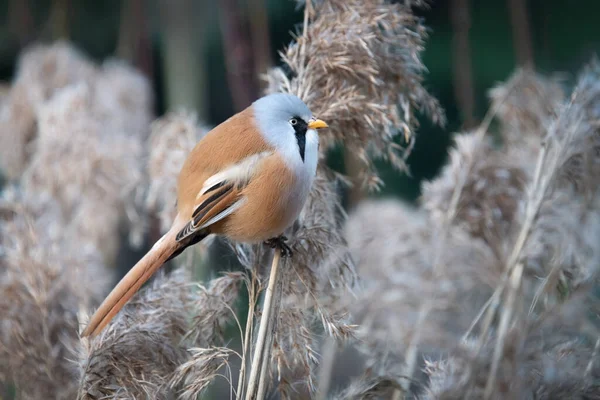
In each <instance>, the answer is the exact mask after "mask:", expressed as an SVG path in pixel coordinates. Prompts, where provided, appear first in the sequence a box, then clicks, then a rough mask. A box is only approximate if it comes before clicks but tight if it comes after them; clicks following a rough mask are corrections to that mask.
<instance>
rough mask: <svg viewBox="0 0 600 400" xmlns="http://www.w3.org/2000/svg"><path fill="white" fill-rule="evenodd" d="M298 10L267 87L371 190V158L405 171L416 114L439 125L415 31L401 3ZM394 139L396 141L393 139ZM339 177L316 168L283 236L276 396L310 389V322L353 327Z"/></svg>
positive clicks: (345, 333) (345, 332) (342, 331)
mask: <svg viewBox="0 0 600 400" xmlns="http://www.w3.org/2000/svg"><path fill="white" fill-rule="evenodd" d="M304 15H305V17H304V24H303V27H302V30H301V31H300V32H299V33H298V35H297V36H296V37H295V41H294V42H293V43H292V44H291V45H290V46H289V47H288V48H287V49H286V50H285V51H283V52H282V53H281V56H282V59H283V61H284V63H285V67H283V68H275V69H273V70H271V71H270V72H269V73H268V74H267V80H268V82H269V86H268V88H267V92H270V93H271V92H279V91H283V92H289V93H293V94H296V95H297V96H299V97H300V98H301V99H302V100H304V101H305V102H306V103H307V105H308V106H309V107H310V108H311V110H312V111H313V112H314V114H315V115H316V116H318V117H319V118H322V119H324V120H325V121H328V123H329V124H330V127H331V129H329V130H328V132H325V133H323V134H321V135H320V137H321V149H322V150H321V157H322V158H324V157H325V154H326V152H327V151H328V150H329V149H331V148H332V147H334V146H336V145H337V143H340V142H343V143H344V145H345V146H346V147H347V148H348V149H350V150H351V151H356V152H357V153H358V155H359V160H360V163H361V168H360V172H361V173H360V175H361V179H360V180H361V181H362V184H363V185H362V186H363V187H368V188H371V189H375V188H377V187H379V186H380V185H381V180H380V179H379V178H378V176H377V173H376V171H375V169H374V164H373V159H374V158H383V159H385V160H388V161H389V162H391V163H392V164H393V165H394V166H396V167H398V168H400V169H402V168H404V167H405V164H404V158H405V157H406V156H407V155H408V153H409V152H410V149H411V148H412V144H413V143H414V136H413V134H412V132H413V130H414V129H415V128H416V126H417V121H416V119H415V117H414V114H415V112H416V111H417V110H420V111H424V112H425V113H426V114H428V115H429V116H430V117H431V118H432V119H433V120H434V121H437V122H443V121H444V116H443V113H442V111H441V109H440V107H439V106H438V104H437V102H436V100H435V99H434V98H433V97H432V96H431V95H429V93H427V91H426V90H425V88H424V87H423V86H422V80H423V77H422V74H423V73H424V72H425V68H424V66H423V64H422V62H421V60H420V52H421V50H422V45H423V41H424V37H425V29H424V28H423V27H422V25H421V24H420V21H419V20H418V18H417V17H415V16H414V15H413V14H412V11H411V10H410V7H408V6H405V5H401V4H390V3H388V2H384V1H373V2H359V1H338V0H331V1H319V2H310V1H309V2H306V3H305V14H304ZM364 115H369V117H368V118H363V116H364ZM399 138H402V139H401V140H403V141H404V142H403V145H399V144H397V141H401V140H397V139H399ZM339 183H340V180H338V179H337V178H336V177H335V176H334V175H333V174H331V172H330V171H328V170H327V168H325V167H322V166H321V167H320V168H319V171H318V173H317V179H316V181H315V188H314V190H313V191H312V193H311V197H310V199H309V200H308V202H307V204H306V206H305V209H304V211H303V213H302V215H301V216H300V218H299V219H298V221H297V223H296V225H295V226H294V227H292V228H291V229H290V230H289V232H286V236H287V237H289V238H290V239H291V240H290V245H291V247H292V249H293V251H294V257H293V259H292V260H291V262H290V265H289V268H285V269H284V271H282V277H281V280H282V300H281V301H282V312H281V313H280V315H279V317H278V318H279V321H278V323H277V324H276V327H277V328H276V330H275V332H274V345H273V346H274V347H273V357H272V362H273V364H274V365H275V366H276V367H277V368H276V370H277V371H278V378H279V391H280V393H281V395H282V396H283V397H284V398H289V397H290V395H291V393H292V392H293V391H294V393H297V390H299V387H300V386H299V384H301V385H302V386H301V387H302V388H306V390H307V392H308V393H312V392H314V390H315V388H314V384H313V374H314V365H315V363H316V361H317V359H318V358H317V354H316V352H315V351H314V340H315V338H314V333H313V327H312V325H313V321H315V320H317V321H319V322H320V323H321V325H322V326H323V328H324V329H325V332H326V333H327V334H328V335H332V336H333V337H335V338H337V339H338V340H346V339H348V338H350V337H352V331H353V329H354V327H353V326H352V325H351V324H349V323H348V322H347V310H345V305H344V306H342V304H343V303H344V302H343V301H342V299H343V297H345V296H347V293H349V292H348V289H349V288H350V287H352V286H353V284H354V281H353V279H354V274H353V271H352V267H351V261H350V259H349V255H348V251H347V248H346V244H345V240H344V238H343V236H342V233H341V226H340V225H341V223H340V221H341V220H343V218H344V214H343V212H341V211H340V207H339V198H338V195H337V193H336V185H337V184H339ZM358 183H360V182H358ZM238 249H241V250H242V251H243V253H244V255H243V256H242V260H245V261H244V264H245V265H246V266H248V267H251V266H252V265H260V261H259V260H260V258H261V255H260V251H258V252H257V253H256V254H254V255H249V253H252V252H253V251H256V250H253V251H252V250H250V249H248V248H244V247H243V246H241V247H240V246H238Z"/></svg>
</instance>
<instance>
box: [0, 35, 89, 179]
mask: <svg viewBox="0 0 600 400" xmlns="http://www.w3.org/2000/svg"><path fill="white" fill-rule="evenodd" d="M94 72H95V71H94V67H93V65H92V64H91V62H90V61H89V60H88V59H87V58H86V57H85V56H84V55H83V54H81V53H80V52H79V51H77V50H75V49H74V48H73V47H71V46H69V45H68V44H67V43H65V42H57V43H55V44H53V45H51V46H41V45H35V46H32V47H29V48H27V49H26V50H25V51H24V52H23V53H21V54H20V55H19V59H18V61H17V71H16V77H15V80H14V82H13V84H12V87H11V88H10V92H9V94H8V98H7V99H6V101H5V102H4V104H3V105H2V107H1V111H0V122H1V124H0V168H2V170H3V172H4V174H5V175H6V176H7V177H8V178H9V179H11V180H15V179H18V178H19V176H20V175H21V174H22V172H23V171H24V169H25V168H26V166H27V163H28V160H29V158H30V156H31V154H30V150H29V149H28V143H29V142H30V141H31V140H32V139H34V138H35V135H36V126H35V124H36V121H37V111H38V109H39V107H40V106H41V105H42V104H43V103H45V102H46V101H47V100H49V99H50V98H51V97H52V96H53V95H54V94H55V93H56V92H57V91H58V90H60V89H62V88H64V87H67V86H68V85H70V84H72V83H75V82H78V81H81V80H89V79H92V77H93V75H94Z"/></svg>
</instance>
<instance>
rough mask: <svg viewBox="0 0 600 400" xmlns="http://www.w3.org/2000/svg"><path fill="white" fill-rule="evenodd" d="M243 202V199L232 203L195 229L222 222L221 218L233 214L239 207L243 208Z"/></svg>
mask: <svg viewBox="0 0 600 400" xmlns="http://www.w3.org/2000/svg"><path fill="white" fill-rule="evenodd" d="M245 202H246V199H245V198H241V199H239V200H238V201H236V202H235V203H233V204H232V205H231V206H229V207H227V208H226V209H224V210H223V211H221V212H220V213H218V214H217V215H215V216H214V217H212V218H211V219H209V220H208V221H206V222H205V223H204V224H202V225H201V226H200V227H199V228H197V229H203V228H206V227H207V226H210V225H212V224H214V223H215V222H218V221H220V220H222V219H223V218H225V217H226V216H228V215H230V214H232V213H234V212H235V211H236V210H237V209H239V208H240V207H241V206H243V205H244V203H245Z"/></svg>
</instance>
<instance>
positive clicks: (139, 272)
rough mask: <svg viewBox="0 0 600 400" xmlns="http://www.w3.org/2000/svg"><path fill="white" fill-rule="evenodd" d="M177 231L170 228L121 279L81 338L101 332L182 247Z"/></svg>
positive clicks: (93, 316)
mask: <svg viewBox="0 0 600 400" xmlns="http://www.w3.org/2000/svg"><path fill="white" fill-rule="evenodd" d="M178 230H179V229H178V228H176V227H173V228H171V229H170V230H169V231H168V232H167V233H165V234H164V236H163V237H161V238H160V239H159V240H158V241H157V242H156V243H155V244H154V246H152V248H151V249H150V250H149V251H148V253H146V254H145V255H144V257H142V259H141V260H140V261H138V262H137V264H135V266H134V267H133V268H131V270H129V272H128V273H127V274H126V275H125V276H124V277H123V279H121V281H120V282H119V283H118V284H117V286H115V287H114V289H113V290H112V291H111V292H110V293H109V295H108V296H107V297H106V299H104V301H103V302H102V304H101V305H100V307H98V309H97V310H96V312H95V313H94V315H92V318H91V319H90V322H89V324H88V326H87V327H86V328H85V330H84V331H83V332H82V334H81V336H82V337H86V336H90V335H91V336H95V335H97V334H98V333H100V332H101V331H102V329H104V327H105V326H106V325H108V323H109V322H110V321H111V320H112V319H113V317H114V316H115V315H116V314H117V313H118V312H119V311H120V310H121V308H123V306H124V305H125V304H126V303H127V301H128V300H129V299H130V298H131V297H132V296H133V295H134V294H135V293H136V292H137V291H138V290H139V289H140V287H141V286H142V285H143V284H144V283H145V282H146V281H147V280H148V279H150V277H151V276H152V275H153V274H154V273H155V272H156V271H157V270H158V269H159V268H160V267H161V266H162V265H163V264H164V263H165V262H166V261H167V260H169V259H170V258H172V257H171V256H172V255H174V254H175V253H179V252H180V250H181V247H183V246H184V245H183V244H182V243H179V242H177V241H176V240H175V236H176V235H177V232H178Z"/></svg>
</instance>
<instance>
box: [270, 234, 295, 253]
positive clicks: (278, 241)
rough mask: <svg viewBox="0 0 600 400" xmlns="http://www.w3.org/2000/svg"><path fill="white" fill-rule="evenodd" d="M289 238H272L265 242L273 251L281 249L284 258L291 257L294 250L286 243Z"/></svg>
mask: <svg viewBox="0 0 600 400" xmlns="http://www.w3.org/2000/svg"><path fill="white" fill-rule="evenodd" d="M287 240H288V238H287V237H286V236H283V235H281V236H278V237H275V238H271V239H268V240H266V241H265V244H266V245H267V246H269V247H271V248H273V249H279V250H280V251H281V256H282V257H291V256H292V249H291V247H290V246H288V245H287V243H286V241H287Z"/></svg>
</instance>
